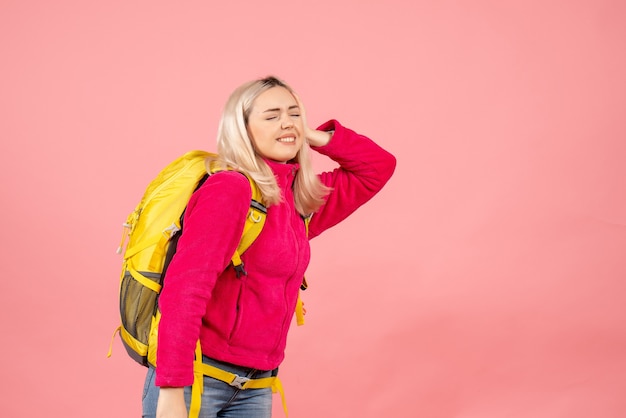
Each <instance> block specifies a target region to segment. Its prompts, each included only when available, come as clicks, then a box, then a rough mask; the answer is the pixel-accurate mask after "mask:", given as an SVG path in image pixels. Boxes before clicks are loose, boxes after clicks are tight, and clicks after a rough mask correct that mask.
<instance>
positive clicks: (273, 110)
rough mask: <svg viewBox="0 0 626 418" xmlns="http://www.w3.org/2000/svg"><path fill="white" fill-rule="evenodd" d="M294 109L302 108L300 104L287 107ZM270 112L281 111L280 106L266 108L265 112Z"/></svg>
mask: <svg viewBox="0 0 626 418" xmlns="http://www.w3.org/2000/svg"><path fill="white" fill-rule="evenodd" d="M292 109H300V106H298V105H293V106H289V107H288V108H287V110H292ZM269 112H280V107H275V108H273V109H267V110H264V111H263V113H269Z"/></svg>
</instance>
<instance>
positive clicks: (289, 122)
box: [281, 114, 293, 129]
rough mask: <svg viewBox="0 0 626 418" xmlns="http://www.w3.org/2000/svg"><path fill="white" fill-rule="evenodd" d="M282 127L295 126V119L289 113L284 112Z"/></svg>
mask: <svg viewBox="0 0 626 418" xmlns="http://www.w3.org/2000/svg"><path fill="white" fill-rule="evenodd" d="M281 127H282V128H283V129H289V128H293V120H291V117H290V116H289V115H288V114H284V115H283V117H282V120H281Z"/></svg>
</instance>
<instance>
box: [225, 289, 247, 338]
mask: <svg viewBox="0 0 626 418" xmlns="http://www.w3.org/2000/svg"><path fill="white" fill-rule="evenodd" d="M243 296H244V285H243V282H241V281H240V282H239V291H238V293H237V303H236V304H235V321H234V323H233V327H232V329H231V330H230V335H229V336H228V340H229V341H232V340H233V339H234V338H235V336H236V335H237V331H238V330H239V328H240V327H241V320H242V317H243V315H244V312H243V307H244V300H243Z"/></svg>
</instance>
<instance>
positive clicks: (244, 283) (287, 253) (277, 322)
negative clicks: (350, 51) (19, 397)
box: [156, 121, 395, 387]
mask: <svg viewBox="0 0 626 418" xmlns="http://www.w3.org/2000/svg"><path fill="white" fill-rule="evenodd" d="M319 129H320V130H333V129H334V130H335V133H334V134H333V137H332V138H331V140H330V142H329V143H328V144H327V145H326V146H323V147H317V148H315V150H316V151H317V152H319V153H321V154H324V155H327V156H328V157H330V158H332V159H333V160H335V161H336V162H337V163H339V165H340V168H337V169H335V170H334V171H332V172H326V173H322V174H321V175H320V178H321V181H322V182H323V183H324V184H325V185H327V186H330V187H332V189H333V190H332V192H331V193H330V195H329V196H328V197H327V199H326V203H325V204H324V205H323V206H322V207H321V208H320V209H319V211H318V212H316V213H315V214H314V215H313V217H312V219H311V223H310V227H309V237H308V239H311V238H314V237H316V236H317V235H319V234H320V233H322V232H323V231H325V230H326V229H328V228H330V227H332V226H333V225H335V224H337V223H338V222H340V221H341V220H343V219H345V218H346V217H347V216H348V215H350V214H351V213H352V212H354V211H355V210H356V209H357V208H358V207H359V206H361V205H362V204H363V203H365V202H366V201H368V200H369V199H370V198H372V197H373V196H374V195H375V194H376V193H377V192H378V191H379V190H380V189H381V188H382V187H383V186H384V184H385V183H386V182H387V180H388V179H389V178H390V177H391V175H392V173H393V171H394V169H395V158H394V157H393V156H392V155H391V154H389V153H388V152H387V151H385V150H383V149H382V148H380V147H379V146H377V145H376V144H375V143H374V142H372V141H371V140H369V139H368V138H366V137H364V136H361V135H358V134H357V133H355V132H353V131H351V130H349V129H347V128H345V127H343V126H341V125H340V124H339V123H338V122H336V121H329V122H327V123H326V124H324V125H322V126H321V127H320V128H319ZM268 164H269V165H270V167H271V168H272V170H273V171H274V174H275V176H276V178H277V182H278V185H279V187H280V189H281V190H282V193H283V197H284V199H283V202H281V203H280V204H278V205H273V206H270V207H269V208H268V210H267V219H266V222H265V226H264V228H263V230H262V232H261V234H260V235H259V237H258V238H257V240H256V241H255V242H254V243H253V244H252V245H251V246H250V248H249V249H248V250H247V251H246V252H245V253H244V254H243V255H242V261H243V262H244V264H245V268H246V271H247V272H248V275H247V276H242V277H241V278H237V277H236V275H235V271H234V269H232V268H227V267H228V265H229V263H230V258H231V256H232V254H233V253H234V251H235V248H236V247H237V245H238V243H239V239H240V238H241V234H242V231H243V226H244V222H245V218H246V216H247V213H248V209H249V205H250V199H251V190H250V185H249V183H248V180H247V179H246V178H245V177H244V176H242V175H241V174H239V173H236V172H222V173H218V174H215V175H213V176H211V177H209V179H208V180H207V181H206V182H205V183H204V185H203V186H202V187H201V188H200V189H199V190H198V191H197V192H196V193H194V194H193V196H192V197H191V199H190V201H189V204H188V206H187V210H186V213H185V218H184V232H183V234H182V235H181V238H180V241H179V243H178V249H177V252H176V254H175V256H174V258H173V260H172V262H171V264H170V266H169V269H168V271H167V274H166V277H165V280H164V287H163V290H162V292H161V295H160V299H159V305H160V308H161V313H162V317H161V322H160V324H159V341H158V348H157V364H158V368H157V378H156V384H157V385H158V386H173V387H180V386H188V385H191V384H192V383H193V372H192V370H193V358H194V348H195V345H196V342H197V340H198V337H199V338H200V342H201V345H202V352H203V353H204V354H205V355H206V356H208V357H211V358H214V359H217V360H220V361H225V362H228V363H233V364H237V365H240V366H244V367H251V368H256V369H260V370H272V369H274V368H276V367H278V365H279V364H280V363H281V362H282V360H283V358H284V350H285V345H286V340H287V331H288V330H289V326H290V324H291V321H292V317H293V313H294V310H295V306H296V301H297V296H298V288H299V286H300V284H301V282H302V277H303V276H304V271H305V270H306V268H307V265H308V263H309V258H310V249H309V242H308V239H307V236H306V232H305V226H304V222H303V220H302V218H301V217H300V215H299V214H298V213H297V211H296V209H295V207H294V199H293V191H292V183H293V180H294V176H295V173H296V171H297V169H298V167H297V166H296V165H294V164H279V163H274V162H268Z"/></svg>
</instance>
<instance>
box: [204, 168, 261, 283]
mask: <svg viewBox="0 0 626 418" xmlns="http://www.w3.org/2000/svg"><path fill="white" fill-rule="evenodd" d="M224 170H232V169H231V168H230V167H225V166H224V165H223V164H221V163H220V162H219V161H217V160H213V161H211V162H210V163H209V172H210V174H215V173H218V172H220V171H224ZM241 174H242V175H244V176H246V178H247V179H248V182H249V183H250V189H251V191H252V199H251V200H250V209H249V211H248V216H247V217H246V223H245V225H244V227H243V233H242V235H241V240H240V241H239V246H238V247H237V249H236V250H235V253H234V254H233V256H232V257H231V261H232V264H233V267H234V268H235V271H236V273H237V277H241V276H242V275H243V276H245V275H247V274H248V273H247V272H246V270H245V269H244V265H243V262H242V261H241V254H243V253H244V252H245V251H246V250H247V249H248V248H249V247H250V246H251V245H252V243H253V242H254V241H255V240H256V239H257V238H258V236H259V234H260V233H261V230H263V226H264V225H265V218H266V217H267V208H266V207H265V205H264V204H263V195H262V194H261V191H260V190H259V187H258V186H257V184H256V183H255V182H254V180H253V179H252V178H251V177H250V176H248V175H247V174H245V173H241Z"/></svg>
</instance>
